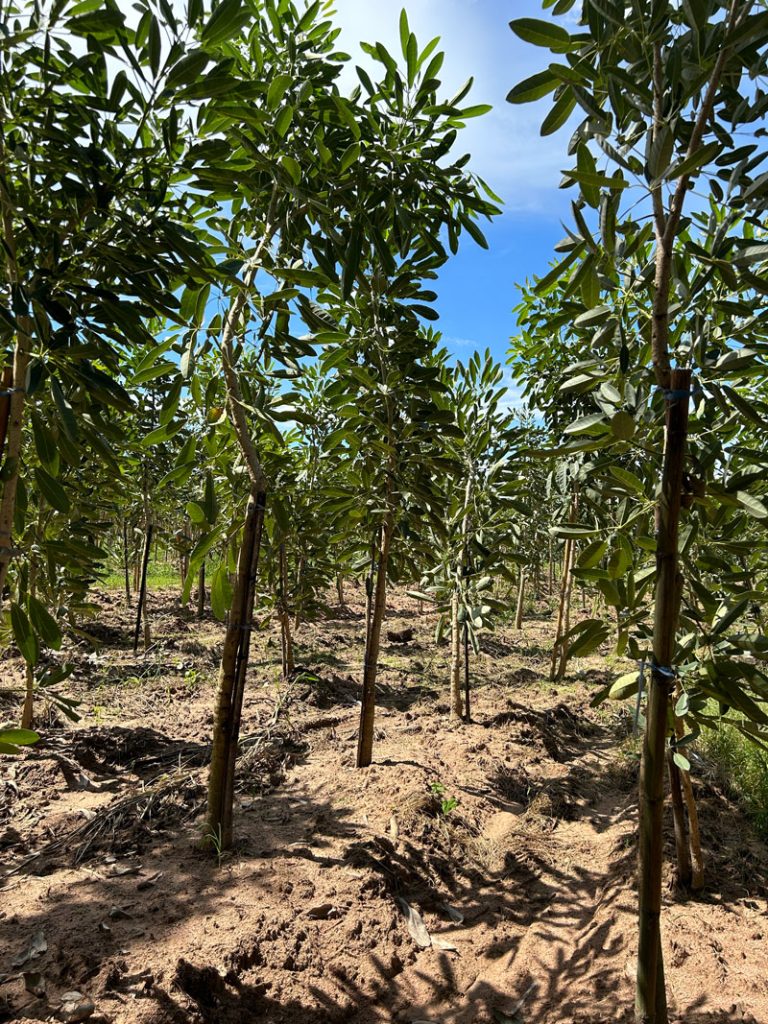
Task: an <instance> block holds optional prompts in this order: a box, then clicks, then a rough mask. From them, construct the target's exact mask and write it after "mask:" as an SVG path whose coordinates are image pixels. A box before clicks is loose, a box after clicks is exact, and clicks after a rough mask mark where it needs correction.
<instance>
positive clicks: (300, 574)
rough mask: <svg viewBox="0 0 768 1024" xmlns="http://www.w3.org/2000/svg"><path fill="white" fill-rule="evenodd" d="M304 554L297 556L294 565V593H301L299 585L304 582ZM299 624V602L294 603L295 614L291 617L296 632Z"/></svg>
mask: <svg viewBox="0 0 768 1024" xmlns="http://www.w3.org/2000/svg"><path fill="white" fill-rule="evenodd" d="M304 561H305V560H304V555H300V556H299V561H298V564H297V566H296V593H297V594H300V593H301V585H302V583H303V582H304ZM299 626H301V612H300V611H299V603H298V602H297V603H296V614H295V615H294V617H293V628H294V629H295V630H296V632H297V633H298V631H299Z"/></svg>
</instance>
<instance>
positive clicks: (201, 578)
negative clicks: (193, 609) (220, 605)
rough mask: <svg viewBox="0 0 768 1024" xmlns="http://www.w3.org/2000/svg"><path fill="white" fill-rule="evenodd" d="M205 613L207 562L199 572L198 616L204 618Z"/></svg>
mask: <svg viewBox="0 0 768 1024" xmlns="http://www.w3.org/2000/svg"><path fill="white" fill-rule="evenodd" d="M204 615H205V562H203V563H202V565H201V566H200V571H199V572H198V574H197V617H198V619H202V617H203V616H204Z"/></svg>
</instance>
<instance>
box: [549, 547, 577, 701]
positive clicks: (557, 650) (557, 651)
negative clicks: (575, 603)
mask: <svg viewBox="0 0 768 1024" xmlns="http://www.w3.org/2000/svg"><path fill="white" fill-rule="evenodd" d="M572 547H573V541H572V540H571V539H570V538H569V539H567V540H566V541H565V544H564V545H563V566H562V575H561V577H560V604H559V606H558V610H557V631H556V633H555V643H554V646H553V648H552V660H551V662H550V666H549V678H550V679H551V680H552V681H553V682H554V681H555V680H556V679H558V678H559V674H558V673H559V671H560V666H561V665H562V660H563V659H562V653H561V648H562V647H563V646H564V645H565V641H564V639H563V637H564V636H565V633H566V627H565V609H566V605H567V603H568V600H569V598H568V587H569V580H570V575H571V548H572Z"/></svg>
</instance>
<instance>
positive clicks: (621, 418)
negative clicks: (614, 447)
mask: <svg viewBox="0 0 768 1024" xmlns="http://www.w3.org/2000/svg"><path fill="white" fill-rule="evenodd" d="M636 429H637V427H636V424H635V421H634V419H633V418H632V416H630V414H629V413H628V412H623V411H622V412H617V413H615V414H614V415H613V416H612V417H611V433H612V434H613V436H614V437H616V438H618V439H619V441H630V440H631V439H632V438H633V437H634V436H635V430H636Z"/></svg>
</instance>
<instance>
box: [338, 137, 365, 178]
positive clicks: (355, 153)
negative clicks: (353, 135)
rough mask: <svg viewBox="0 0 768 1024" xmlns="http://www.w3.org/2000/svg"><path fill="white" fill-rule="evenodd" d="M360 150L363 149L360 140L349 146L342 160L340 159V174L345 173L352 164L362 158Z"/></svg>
mask: <svg viewBox="0 0 768 1024" xmlns="http://www.w3.org/2000/svg"><path fill="white" fill-rule="evenodd" d="M360 152H361V149H360V143H359V142H353V143H352V145H351V146H348V147H347V148H346V149H345V150H344V152H343V154H342V156H341V160H340V161H339V173H340V174H343V173H344V171H346V170H348V169H349V168H350V167H351V166H352V164H354V163H357V161H358V160H359V159H360Z"/></svg>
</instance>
